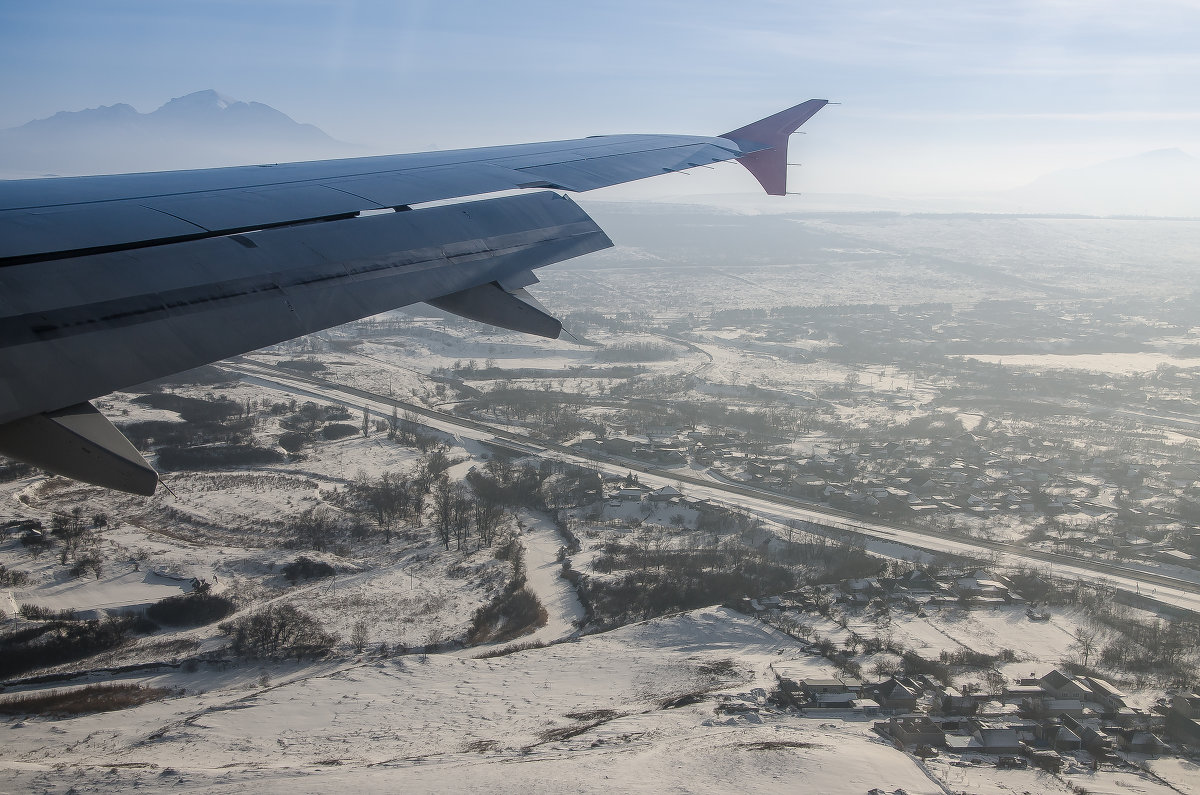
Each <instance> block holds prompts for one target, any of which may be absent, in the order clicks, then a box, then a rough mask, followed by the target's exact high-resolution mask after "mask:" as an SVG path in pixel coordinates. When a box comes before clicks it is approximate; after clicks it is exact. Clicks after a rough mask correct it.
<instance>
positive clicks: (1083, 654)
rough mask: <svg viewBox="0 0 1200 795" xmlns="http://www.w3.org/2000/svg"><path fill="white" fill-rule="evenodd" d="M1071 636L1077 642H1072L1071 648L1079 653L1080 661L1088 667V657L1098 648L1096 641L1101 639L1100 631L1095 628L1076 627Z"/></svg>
mask: <svg viewBox="0 0 1200 795" xmlns="http://www.w3.org/2000/svg"><path fill="white" fill-rule="evenodd" d="M1071 637H1072V638H1074V639H1075V642H1074V643H1072V644H1071V648H1072V649H1074V650H1075V651H1076V652H1078V653H1079V660H1080V663H1081V664H1082V665H1083V667H1084V668H1087V664H1088V658H1089V657H1091V656H1092V652H1094V651H1095V650H1096V641H1097V640H1098V639H1099V637H1100V633H1099V632H1098V631H1097V630H1094V629H1085V628H1084V627H1076V628H1075V631H1074V632H1073V633H1071Z"/></svg>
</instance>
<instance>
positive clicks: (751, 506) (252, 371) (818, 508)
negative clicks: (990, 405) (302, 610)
mask: <svg viewBox="0 0 1200 795" xmlns="http://www.w3.org/2000/svg"><path fill="white" fill-rule="evenodd" d="M221 366H222V367H224V368H225V369H228V370H231V371H234V372H237V373H240V374H241V375H242V376H243V378H244V379H246V380H247V381H250V382H252V383H256V384H258V385H260V386H264V387H268V388H272V389H276V390H279V391H283V392H288V393H291V394H293V395H298V396H305V397H309V398H313V399H317V400H326V401H332V402H336V403H342V404H347V405H352V406H355V407H364V406H365V407H366V408H368V409H369V410H370V411H372V412H375V413H376V414H378V415H379V416H380V417H383V418H387V417H390V416H391V414H392V409H393V408H396V409H397V410H399V411H401V412H408V413H409V414H411V415H416V416H419V417H421V418H422V422H423V424H425V425H427V426H429V427H431V428H435V429H437V430H440V431H443V432H446V433H449V434H451V435H452V436H455V437H456V438H460V439H461V438H470V439H475V440H478V441H482V442H488V443H491V444H498V445H500V446H503V447H506V448H509V449H512V450H514V451H515V452H518V453H524V454H528V455H539V456H544V457H550V458H554V459H558V460H561V461H566V462H573V463H579V464H584V465H586V466H590V467H592V468H595V469H598V470H601V471H605V472H608V473H612V474H618V475H619V474H624V473H625V472H626V471H629V470H633V471H636V472H638V475H639V479H640V480H641V481H642V483H643V484H645V485H650V486H665V485H674V484H676V483H685V484H687V485H688V486H689V492H690V493H691V495H692V496H695V497H702V498H704V499H708V500H712V501H714V502H720V503H723V504H728V505H731V506H734V507H737V508H739V509H742V510H748V511H752V512H754V513H757V514H760V515H762V516H764V517H765V518H768V519H773V520H776V521H778V522H788V521H790V520H799V521H804V522H809V523H812V524H813V525H817V526H819V527H822V528H829V529H832V530H836V531H840V532H843V533H856V534H860V535H862V536H866V537H868V538H873V539H879V540H880V541H884V542H891V543H893V544H897V545H900V546H903V547H909V548H912V549H917V550H922V551H925V552H932V553H948V554H952V555H962V556H968V557H975V558H985V559H990V560H994V561H995V562H996V563H998V564H999V565H1002V566H1008V567H1014V568H1015V567H1026V568H1036V569H1039V570H1046V569H1049V570H1050V571H1051V573H1052V574H1053V575H1054V576H1056V577H1067V578H1078V579H1081V580H1084V581H1088V582H1093V583H1098V584H1101V585H1105V586H1108V587H1111V588H1115V589H1118V590H1123V591H1127V592H1129V593H1133V594H1137V595H1139V596H1141V597H1145V598H1148V599H1150V600H1152V601H1154V602H1158V603H1160V604H1164V605H1169V606H1172V607H1177V608H1182V609H1184V610H1189V611H1192V612H1194V613H1197V614H1200V583H1197V582H1192V581H1188V580H1184V579H1180V578H1177V577H1170V576H1167V575H1164V574H1158V573H1154V572H1147V571H1140V570H1138V569H1136V568H1132V567H1129V566H1124V565H1120V564H1114V563H1108V562H1104V561H1094V560H1080V559H1077V558H1072V557H1068V556H1066V555H1058V554H1055V553H1052V552H1043V551H1040V550H1030V549H1025V548H1023V547H1020V546H1018V545H1016V544H1012V543H1009V542H1004V541H991V540H987V539H978V538H970V539H967V538H960V537H957V536H951V535H949V534H946V533H941V532H939V531H936V530H931V529H925V528H921V529H917V528H911V527H901V526H897V525H890V524H887V523H884V522H879V521H874V520H865V519H863V518H862V517H859V516H857V515H855V514H851V513H846V512H842V511H838V510H836V509H833V508H830V507H828V506H825V505H822V504H819V503H810V502H807V501H804V500H800V499H796V498H793V497H787V496H784V495H779V494H774V493H771V492H767V491H763V490H761V489H755V488H752V487H749V486H742V485H737V484H732V483H723V482H719V481H715V480H711V479H705V478H701V477H697V476H695V475H693V474H690V473H688V472H686V471H680V470H672V469H663V468H659V467H654V466H650V465H648V464H645V463H642V462H638V461H631V460H627V459H618V458H615V457H611V456H605V455H602V454H597V453H591V454H588V455H584V454H581V452H580V451H579V450H577V449H574V448H570V447H566V446H564V445H559V444H554V443H550V442H545V441H542V440H538V439H534V438H533V437H530V436H527V435H524V434H519V433H514V432H512V431H509V430H505V429H501V428H496V427H494V426H492V425H489V424H487V423H484V422H480V421H478V420H473V419H468V418H465V417H458V416H454V415H452V414H447V413H445V412H441V411H436V410H433V409H429V408H426V407H424V406H419V405H417V404H414V403H407V402H405V401H401V400H395V399H393V398H390V397H388V396H386V395H379V394H375V393H371V392H367V391H366V390H362V389H358V388H356V387H352V386H347V385H344V384H337V383H332V382H329V381H325V380H322V379H319V378H314V377H312V376H305V375H301V374H297V373H294V372H290V371H286V370H282V369H280V368H276V367H272V366H271V365H267V364H262V363H259V362H255V361H252V360H250V359H246V358H243V357H237V358H235V359H231V360H228V361H226V362H223V363H222V364H221Z"/></svg>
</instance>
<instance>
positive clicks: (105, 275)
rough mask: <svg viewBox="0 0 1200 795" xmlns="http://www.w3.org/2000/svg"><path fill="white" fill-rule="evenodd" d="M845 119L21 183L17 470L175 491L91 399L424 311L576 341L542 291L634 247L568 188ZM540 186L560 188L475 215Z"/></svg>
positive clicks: (1, 276)
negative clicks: (544, 275)
mask: <svg viewBox="0 0 1200 795" xmlns="http://www.w3.org/2000/svg"><path fill="white" fill-rule="evenodd" d="M824 104H825V101H824V100H810V101H809V102H806V103H802V104H801V105H798V106H796V107H795V108H792V109H789V111H784V112H783V113H782V114H775V116H772V117H768V119H767V120H764V121H770V122H771V123H770V124H768V125H767V126H766V127H759V128H755V126H754V125H748V126H746V127H743V128H739V130H738V131H736V133H737V137H736V140H735V139H734V134H732V133H730V134H727V135H728V136H729V137H718V138H711V137H699V136H677V135H619V136H601V137H596V138H584V139H579V140H573V141H555V142H549V143H541V144H519V145H515V146H502V147H489V148H483V149H470V150H459V151H451V152H430V153H421V154H411V155H390V156H385V157H370V158H354V159H347V160H330V161H316V162H309V163H286V164H277V165H266V166H244V167H236V168H222V169H207V170H200V171H176V172H161V173H146V174H125V175H114V176H99V177H67V178H51V179H38V180H17V181H9V182H0V453H4V454H7V455H10V456H13V457H16V458H20V459H22V460H25V461H29V462H30V463H34V464H35V465H37V466H40V467H42V468H44V469H47V470H50V471H53V472H58V473H60V474H66V475H68V476H70V477H74V478H78V479H80V480H85V481H87V482H91V483H97V484H100V485H105V486H110V487H113V488H120V489H123V490H127V491H133V492H135V493H142V494H150V493H153V491H154V489H155V485H156V484H157V482H158V476H157V474H156V473H155V472H154V470H153V469H152V468H151V467H150V466H149V465H148V464H147V463H146V462H145V461H144V460H143V459H142V458H141V456H140V455H139V454H138V453H137V451H136V450H134V449H133V447H132V445H129V443H128V442H127V441H125V440H124V438H123V437H121V436H120V433H119V432H118V431H116V429H115V428H113V426H111V424H109V423H108V421H107V420H106V419H105V418H104V417H103V415H101V414H100V413H99V412H96V411H95V410H94V409H91V407H90V406H89V405H88V401H90V400H92V399H94V398H96V397H99V396H101V395H104V394H107V393H108V392H111V391H113V390H115V389H120V388H122V387H127V386H130V385H133V384H137V383H141V382H143V381H146V380H149V379H153V378H158V377H161V376H164V375H168V374H170V373H174V372H178V371H180V370H185V369H188V368H191V367H196V366H199V365H201V364H206V363H209V362H213V361H218V360H220V359H223V358H226V357H229V356H233V355H236V354H239V353H244V352H247V351H250V350H254V349H257V348H261V347H263V346H266V345H271V344H274V343H277V342H281V341H283V340H287V339H291V338H293V337H297V336H300V335H303V334H306V333H310V332H313V331H317V330H320V329H324V328H328V327H330V326H333V325H337V324H339V323H344V322H348V321H350V320H354V319H357V318H361V317H366V316H369V315H373V314H377V313H379V312H383V311H386V310H388V309H392V308H395V307H399V306H404V305H407V304H411V303H415V302H418V301H428V302H431V303H434V304H436V305H437V306H439V307H441V308H443V309H446V310H448V311H451V312H457V313H459V314H462V315H464V316H467V317H471V318H473V319H477V320H482V321H484V322H487V323H492V324H495V325H500V326H503V327H505V328H511V329H516V330H521V331H528V332H530V333H535V334H541V335H543V336H548V337H557V336H558V333H559V331H560V329H561V325H560V324H559V323H558V321H557V320H555V319H554V318H552V317H550V316H549V315H548V314H546V313H545V312H544V311H543V310H542V309H541V308H540V307H538V306H537V305H536V303H535V302H531V301H529V300H527V295H526V294H525V293H524V291H523V289H521V288H523V287H525V286H528V285H529V284H532V283H534V282H536V281H537V280H536V278H535V277H534V276H533V274H532V271H533V270H534V269H536V268H539V267H542V266H545V265H549V264H552V263H554V262H558V261H561V260H564V259H569V258H571V257H576V256H580V255H582V254H585V253H588V252H591V251H596V250H598V249H602V248H606V247H608V246H611V245H612V242H611V241H610V240H609V239H608V237H607V236H606V235H605V234H604V233H603V231H601V230H600V228H599V227H598V226H597V225H596V224H595V222H593V221H592V219H591V218H589V217H588V216H587V214H586V213H584V212H583V210H582V209H580V208H579V206H578V205H576V204H575V203H574V202H572V201H571V200H570V199H568V198H566V197H565V196H562V195H560V194H558V193H556V192H554V191H557V190H564V191H586V190H592V189H594V188H599V187H605V186H608V185H615V184H619V183H622V182H628V181H632V180H636V179H642V178H645V177H649V176H655V175H658V174H663V173H668V172H672V171H681V170H685V169H687V168H692V167H695V166H700V165H707V164H709V163H713V162H719V161H723V160H731V159H737V158H743V157H747V156H749V155H752V154H754V153H756V152H767V151H770V150H780V151H781V152H784V153H785V152H786V146H787V136H788V135H789V134H790V133H791V132H792V131H793V130H794V129H795V127H798V126H799V124H801V123H803V121H804V120H807V118H808V117H810V116H811V115H812V114H813V113H815V112H816V111H817V110H819V109H820V107H822V106H823V105H824ZM787 114H791V115H790V116H788V117H787V118H785V119H784V121H783V123H782V124H781V123H780V122H779V119H778V117H780V116H785V115H787ZM792 119H799V121H797V122H796V124H795V126H793V127H792V128H791V129H787V127H788V124H789V123H790V120H792ZM759 162H764V163H767V162H769V163H772V164H773V163H775V159H770V160H763V159H762V158H761V157H760V158H759V160H758V161H756V166H757V164H758V163H759ZM778 162H779V163H780V164H782V163H783V162H784V159H783V158H779V159H778ZM751 171H752V173H754V174H755V176H756V177H757V178H758V179H759V181H760V182H762V183H763V185H764V187H765V188H767V190H768V191H769V192H772V193H774V192H778V191H776V190H774V188H775V187H776V186H778V185H782V184H783V183H782V179H783V175H782V173H776V171H778V169H773V170H771V171H770V173H769V174H767V175H766V179H767V180H770V182H768V181H764V173H766V172H765V171H764V170H763V168H762V167H757V169H756V168H752V169H751ZM760 172H762V173H760ZM521 188H543V189H546V188H548V189H551V190H539V191H536V192H516V193H511V195H504V196H499V197H493V198H484V199H472V198H471V197H479V196H481V195H484V194H491V193H498V192H503V191H510V192H511V191H513V190H514V189H521ZM453 199H457V200H460V201H457V202H455V203H449V204H446V203H441V202H445V201H446V200H453ZM429 203H435V204H433V206H421V205H427V204H429ZM118 440H119V441H118ZM122 442H123V443H124V444H123V445H122V444H121V443H122Z"/></svg>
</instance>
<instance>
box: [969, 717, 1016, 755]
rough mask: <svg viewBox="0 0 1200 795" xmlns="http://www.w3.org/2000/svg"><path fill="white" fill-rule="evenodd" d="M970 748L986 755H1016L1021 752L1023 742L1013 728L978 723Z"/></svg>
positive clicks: (972, 735) (972, 734)
mask: <svg viewBox="0 0 1200 795" xmlns="http://www.w3.org/2000/svg"><path fill="white" fill-rule="evenodd" d="M969 748H970V749H971V750H975V751H980V752H982V753H985V754H1016V753H1020V751H1021V741H1020V740H1018V739H1017V730H1016V729H1013V728H1012V727H1009V726H993V725H990V724H987V723H983V722H977V723H976V726H975V731H973V732H971V744H970V746H969Z"/></svg>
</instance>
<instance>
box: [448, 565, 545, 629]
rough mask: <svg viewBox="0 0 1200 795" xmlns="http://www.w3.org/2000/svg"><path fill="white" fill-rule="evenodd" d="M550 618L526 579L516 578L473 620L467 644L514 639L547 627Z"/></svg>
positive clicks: (476, 613) (481, 609) (477, 611)
mask: <svg viewBox="0 0 1200 795" xmlns="http://www.w3.org/2000/svg"><path fill="white" fill-rule="evenodd" d="M547 618H548V615H547V613H546V608H545V607H543V606H542V603H541V602H539V601H538V598H537V596H535V595H534V594H533V592H532V591H530V590H529V589H528V588H526V587H525V578H524V577H521V578H520V579H515V580H513V581H512V582H510V583H509V584H508V586H507V587H506V588H505V589H504V591H502V592H501V594H500V595H499V596H498V597H496V599H495V600H493V601H492V603H491V604H487V605H484V606H483V607H480V608H479V609H478V610H476V611H475V615H474V616H472V618H471V630H470V632H468V633H467V642H468V643H483V642H485V641H489V640H490V641H496V642H499V641H505V640H512V639H513V638H516V637H519V636H521V635H524V634H526V633H527V632H530V631H532V630H533V629H534V628H535V627H540V626H544V625H545V623H546V620H547Z"/></svg>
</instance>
